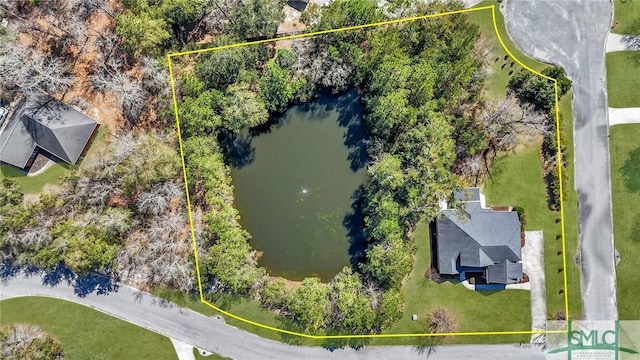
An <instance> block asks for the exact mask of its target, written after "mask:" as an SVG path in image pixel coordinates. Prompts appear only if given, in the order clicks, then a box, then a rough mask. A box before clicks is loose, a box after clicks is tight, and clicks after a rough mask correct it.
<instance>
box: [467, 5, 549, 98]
mask: <svg viewBox="0 0 640 360" xmlns="http://www.w3.org/2000/svg"><path fill="white" fill-rule="evenodd" d="M489 5H495V6H496V10H495V12H496V23H497V25H498V31H499V32H500V37H501V38H502V40H503V41H504V43H505V45H506V46H507V47H508V48H509V51H511V53H512V54H513V55H514V56H515V57H516V58H517V59H518V60H520V61H522V62H523V63H524V64H525V65H527V66H529V67H530V68H532V69H534V70H537V71H541V70H542V69H544V68H545V67H547V65H545V64H543V63H541V62H538V61H536V60H533V59H531V58H529V57H527V56H526V55H524V54H523V53H522V52H521V51H520V50H518V48H517V47H516V46H515V44H514V43H513V41H511V38H509V35H508V34H507V29H506V28H505V25H504V17H503V16H502V13H501V12H500V10H498V5H499V3H498V2H497V1H483V2H482V3H480V4H478V5H477V6H476V7H482V6H489ZM469 18H470V20H471V21H473V22H475V23H476V24H478V25H479V26H480V30H481V31H482V33H483V34H484V35H486V36H487V37H488V38H489V40H490V41H491V44H492V45H493V51H492V56H491V58H492V60H491V65H490V68H489V74H488V76H487V79H486V95H487V96H488V97H489V98H490V99H500V98H504V96H505V95H506V92H507V84H508V83H509V78H510V77H511V76H512V75H513V74H515V73H516V72H517V71H520V70H521V69H522V67H521V66H520V65H518V64H517V63H515V62H514V60H513V59H512V58H510V57H507V52H506V51H505V50H504V48H502V46H501V45H500V42H499V41H498V37H497V36H496V32H495V29H494V26H493V18H492V16H491V10H481V11H475V12H471V13H469ZM505 57H506V59H505ZM512 63H513V65H511V64H512ZM509 73H511V75H509Z"/></svg>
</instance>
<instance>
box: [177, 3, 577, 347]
mask: <svg viewBox="0 0 640 360" xmlns="http://www.w3.org/2000/svg"><path fill="white" fill-rule="evenodd" d="M482 10H491V15H492V20H493V28H494V30H495V33H496V36H497V38H498V41H499V42H500V45H501V46H502V48H503V49H504V50H505V52H506V53H507V54H508V55H509V56H510V57H511V58H512V59H513V60H514V61H515V62H517V63H518V64H519V65H520V66H522V67H523V68H524V69H527V70H528V71H530V72H532V73H533V74H536V75H538V76H541V77H543V78H545V79H547V80H551V81H553V85H554V89H555V101H556V104H555V122H556V141H557V142H558V144H560V109H559V105H558V100H559V99H558V98H559V97H558V81H557V80H556V79H554V78H551V77H549V76H546V75H543V74H541V73H540V72H538V71H536V70H534V69H532V68H530V67H529V66H527V65H525V64H524V63H523V62H522V61H520V60H519V59H518V58H516V57H515V56H514V55H513V53H512V52H511V51H510V50H509V49H508V48H507V46H506V45H505V43H504V41H503V40H502V37H501V36H500V32H499V31H498V24H497V22H496V12H495V11H496V10H495V5H490V6H482V7H477V8H471V9H464V10H456V11H449V12H444V13H439V14H430V15H422V16H413V17H407V18H402V19H394V20H388V21H382V22H377V23H372V24H365V25H356V26H348V27H344V28H338V29H330V30H323V31H316V32H311V33H304V34H295V35H289V36H283V37H279V38H273V39H266V40H258V41H249V42H244V43H237V44H231V45H223V46H218V47H213V48H207V49H200V50H192V51H184V52H178V53H171V54H168V55H167V61H168V66H169V77H170V79H171V93H172V97H173V111H174V115H175V119H176V128H177V131H178V142H179V144H180V158H181V160H182V172H183V178H184V184H185V191H186V195H187V209H188V213H189V225H190V229H191V240H192V245H193V252H194V257H195V265H196V276H197V279H198V291H199V294H200V302H202V303H203V304H205V305H207V306H209V307H211V308H212V309H214V310H216V311H218V312H219V313H221V314H223V315H226V316H229V317H231V318H234V319H236V320H239V321H241V322H244V323H246V324H250V325H254V326H257V327H259V328H263V329H267V330H272V331H275V332H279V333H283V334H289V335H295V336H299V337H303V338H307V339H356V338H368V339H372V338H400V337H436V336H475V335H522V334H553V333H566V332H567V329H564V330H522V331H475V332H449V333H435V334H430V333H422V334H358V335H310V334H304V333H300V332H296V331H290V330H286V329H280V328H276V327H273V326H270V325H265V324H260V323H258V322H255V321H252V320H249V319H245V318H243V317H241V316H238V315H235V314H232V313H230V312H228V311H225V310H223V309H221V308H219V307H217V306H215V305H214V304H211V303H210V302H208V301H207V300H206V299H205V298H204V293H203V289H202V278H201V276H200V265H199V263H198V248H197V244H196V237H195V229H194V224H193V213H192V211H191V200H190V197H189V185H188V182H187V170H186V164H185V160H184V151H183V143H182V135H181V132H180V118H179V115H178V101H177V97H176V85H175V81H174V77H173V63H172V58H174V57H177V56H182V55H192V54H200V53H205V52H209V51H215V50H222V49H231V48H236V47H241V46H248V45H256V44H264V43H270V42H275V41H281V40H292V39H299V38H305V37H311V36H316V35H322V34H330V33H338V32H343V31H348V30H357V29H366V28H371V27H375V26H382V25H391V24H398V23H403V22H409V21H415V20H423V19H430V18H435V17H440V16H446V15H453V14H461V13H469V12H474V11H482ZM557 161H558V174H559V178H560V188H559V191H560V194H562V193H563V191H562V189H563V184H562V153H561V152H560V151H558V155H557ZM560 221H561V236H562V255H563V256H562V261H563V268H564V269H566V268H567V256H566V253H567V252H566V242H565V231H564V203H563V200H562V195H561V196H560ZM563 274H564V275H563V276H564V303H565V314H566V318H567V319H568V318H569V298H568V291H567V290H568V288H567V272H566V271H563Z"/></svg>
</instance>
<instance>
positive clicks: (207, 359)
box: [193, 348, 233, 360]
mask: <svg viewBox="0 0 640 360" xmlns="http://www.w3.org/2000/svg"><path fill="white" fill-rule="evenodd" d="M193 357H195V358H196V360H233V359H230V358H228V357H224V356H220V355H218V354H211V355H208V356H204V355H200V353H199V352H198V349H196V348H193Z"/></svg>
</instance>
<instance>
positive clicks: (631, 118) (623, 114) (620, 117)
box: [609, 74, 640, 126]
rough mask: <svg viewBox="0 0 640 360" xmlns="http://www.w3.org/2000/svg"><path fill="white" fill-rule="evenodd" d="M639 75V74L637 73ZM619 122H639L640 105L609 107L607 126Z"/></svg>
mask: <svg viewBox="0 0 640 360" xmlns="http://www.w3.org/2000/svg"><path fill="white" fill-rule="evenodd" d="M638 76H640V74H638ZM619 124H640V107H636V108H612V107H610V108H609V126H613V125H619Z"/></svg>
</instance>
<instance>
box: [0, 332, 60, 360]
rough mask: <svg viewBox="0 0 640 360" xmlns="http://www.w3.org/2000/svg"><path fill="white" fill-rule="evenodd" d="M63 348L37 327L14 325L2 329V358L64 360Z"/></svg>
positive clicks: (0, 355)
mask: <svg viewBox="0 0 640 360" xmlns="http://www.w3.org/2000/svg"><path fill="white" fill-rule="evenodd" d="M63 355H64V352H63V350H62V346H60V344H59V343H58V342H57V341H56V340H55V339H54V338H53V337H51V336H50V335H49V334H47V333H46V332H44V331H43V330H42V329H40V328H39V327H37V326H34V325H27V324H13V325H8V326H5V327H3V328H2V329H0V358H3V359H53V360H55V359H62V358H63Z"/></svg>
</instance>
